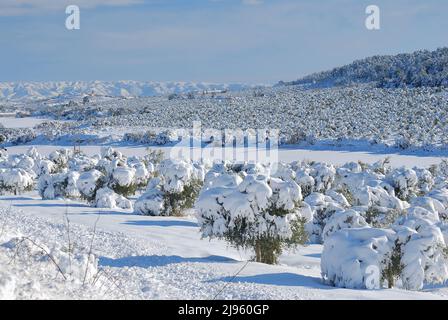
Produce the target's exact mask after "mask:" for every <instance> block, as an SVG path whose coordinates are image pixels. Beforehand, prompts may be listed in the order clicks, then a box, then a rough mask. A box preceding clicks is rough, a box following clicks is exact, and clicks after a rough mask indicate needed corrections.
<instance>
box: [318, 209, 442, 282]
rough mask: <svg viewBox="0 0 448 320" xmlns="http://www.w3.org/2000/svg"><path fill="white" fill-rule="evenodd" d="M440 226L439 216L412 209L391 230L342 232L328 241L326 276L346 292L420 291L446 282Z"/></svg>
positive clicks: (323, 262) (324, 262)
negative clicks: (349, 290) (361, 289)
mask: <svg viewBox="0 0 448 320" xmlns="http://www.w3.org/2000/svg"><path fill="white" fill-rule="evenodd" d="M441 227H442V229H444V227H445V226H444V225H440V224H439V222H438V217H437V215H436V214H434V213H431V212H430V211H428V210H426V209H423V208H421V207H412V208H410V209H409V210H408V214H407V215H406V216H404V217H401V218H399V219H398V220H397V223H396V224H394V225H393V226H392V228H391V229H377V228H370V227H364V228H358V229H356V228H355V229H347V228H345V229H341V230H340V231H337V232H335V233H333V234H332V235H330V236H329V237H328V238H327V239H326V241H325V243H324V250H323V253H322V260H321V271H322V277H323V279H324V281H325V282H326V283H328V284H330V285H334V286H338V287H346V288H368V289H373V288H380V287H383V286H388V287H389V288H391V287H393V286H395V285H397V286H398V287H401V288H404V289H408V290H421V289H422V288H423V286H424V284H437V283H443V282H444V281H446V280H448V260H447V256H446V253H447V251H446V248H447V245H446V242H445V238H444V235H443V232H442V229H441ZM444 230H445V229H444Z"/></svg>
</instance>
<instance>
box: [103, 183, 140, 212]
mask: <svg viewBox="0 0 448 320" xmlns="http://www.w3.org/2000/svg"><path fill="white" fill-rule="evenodd" d="M95 206H96V207H97V208H111V209H115V208H121V209H132V204H131V201H129V200H128V199H126V198H125V197H123V196H122V195H119V194H117V193H115V192H114V191H113V190H112V189H109V188H107V187H105V188H101V189H99V190H97V192H96V195H95Z"/></svg>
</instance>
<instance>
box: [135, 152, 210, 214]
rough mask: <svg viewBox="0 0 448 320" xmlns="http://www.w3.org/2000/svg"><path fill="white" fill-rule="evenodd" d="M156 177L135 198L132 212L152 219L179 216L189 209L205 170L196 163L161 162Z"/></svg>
mask: <svg viewBox="0 0 448 320" xmlns="http://www.w3.org/2000/svg"><path fill="white" fill-rule="evenodd" d="M158 169H159V170H158V176H156V177H154V178H152V179H151V180H150V181H149V184H148V186H147V189H146V191H145V192H144V193H143V194H142V195H141V196H140V198H138V199H137V201H136V202H135V205H134V211H135V212H136V213H138V214H143V215H152V216H158V215H163V216H172V215H182V214H183V212H184V210H186V209H189V208H192V207H193V204H194V201H195V200H196V198H197V195H198V194H199V191H200V190H201V188H202V184H203V181H204V176H205V168H204V166H203V165H201V164H199V163H190V162H187V161H183V160H173V159H167V160H163V161H162V162H161V163H160V165H159V168H158Z"/></svg>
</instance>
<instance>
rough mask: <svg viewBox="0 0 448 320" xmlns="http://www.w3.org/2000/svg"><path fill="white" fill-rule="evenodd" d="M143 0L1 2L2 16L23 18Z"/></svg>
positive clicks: (125, 4) (134, 2)
mask: <svg viewBox="0 0 448 320" xmlns="http://www.w3.org/2000/svg"><path fill="white" fill-rule="evenodd" d="M142 2H143V0H0V16H21V15H30V14H42V13H47V12H54V11H57V10H64V8H65V7H67V6H68V5H77V6H79V7H80V8H86V9H91V8H95V7H98V6H129V5H134V4H140V3H142Z"/></svg>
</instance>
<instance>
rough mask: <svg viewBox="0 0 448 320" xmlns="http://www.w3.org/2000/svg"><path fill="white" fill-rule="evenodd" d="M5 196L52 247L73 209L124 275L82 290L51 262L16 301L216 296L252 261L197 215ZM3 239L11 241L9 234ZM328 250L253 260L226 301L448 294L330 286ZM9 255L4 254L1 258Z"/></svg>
mask: <svg viewBox="0 0 448 320" xmlns="http://www.w3.org/2000/svg"><path fill="white" fill-rule="evenodd" d="M0 199H1V200H0V203H1V204H4V205H5V206H9V205H12V207H13V211H12V212H10V213H8V214H7V215H6V217H5V216H4V215H2V217H1V220H0V221H4V220H3V219H4V218H6V221H7V226H8V230H10V231H11V232H13V231H14V230H18V231H19V232H21V233H22V234H23V235H27V234H28V235H31V234H32V235H33V237H34V239H37V240H39V241H42V242H43V243H45V244H47V246H48V247H50V246H51V244H52V243H54V242H60V243H67V227H66V223H65V222H64V221H65V218H64V212H65V208H66V207H68V217H69V219H70V229H71V230H72V231H71V232H72V239H73V240H72V241H73V242H76V243H77V244H79V245H84V246H85V247H87V248H88V247H89V244H90V241H91V239H92V234H93V228H94V227H95V225H96V236H95V241H94V249H93V253H94V254H95V256H96V257H97V258H98V268H99V270H103V269H104V270H105V272H107V273H108V274H113V275H114V277H115V278H116V279H118V287H115V286H114V285H113V284H111V283H106V284H105V285H104V286H103V289H104V288H109V289H108V290H102V291H101V290H100V292H98V291H97V289H99V288H97V289H95V288H90V289H88V290H87V292H83V291H82V290H79V286H76V285H73V286H69V285H67V283H66V282H65V281H64V282H62V280H61V278H60V277H59V280H57V281H55V279H58V277H57V272H56V271H55V270H54V265H52V264H48V265H46V266H45V268H46V269H45V270H47V271H46V272H45V274H50V275H49V280H47V279H42V277H41V276H40V275H39V273H29V272H28V273H20V274H21V275H24V274H25V275H26V276H23V277H22V278H21V279H22V280H20V283H18V284H17V285H16V286H17V287H16V290H15V292H16V296H15V297H16V298H29V297H33V298H56V297H57V298H84V299H92V298H98V299H105V298H111V297H113V298H127V299H131V298H134V299H211V298H213V297H214V296H215V295H216V294H217V293H218V292H219V291H220V290H221V289H222V287H223V286H224V285H225V283H227V282H228V281H230V278H231V277H232V276H233V275H234V274H235V273H236V272H237V271H238V270H239V269H241V267H242V266H243V265H244V259H246V258H248V256H247V253H245V252H238V251H237V250H235V249H232V248H229V247H228V246H227V245H226V244H225V243H224V242H222V241H217V240H212V241H205V240H201V239H200V233H199V228H198V227H197V226H196V221H195V219H194V218H192V217H190V218H189V217H185V218H176V217H148V216H138V215H132V214H131V212H130V211H129V210H122V209H114V210H101V209H97V208H91V207H88V206H86V205H85V204H83V203H79V202H76V201H63V200H48V201H42V200H41V199H40V198H39V197H38V196H37V195H35V194H27V195H22V196H3V197H1V198H0ZM16 210H20V212H18V211H16ZM99 210H100V211H99ZM97 219H99V220H98V222H96V221H97ZM2 242H7V240H4V238H2ZM321 251H322V246H320V245H310V246H307V247H304V248H300V249H299V250H298V251H294V252H288V253H285V254H284V255H283V256H282V257H281V258H280V263H281V264H280V265H276V266H269V265H265V264H260V263H255V262H251V263H249V264H248V266H247V267H246V268H245V269H244V270H243V271H242V272H241V274H240V275H238V276H237V277H236V279H235V280H234V281H233V282H232V283H230V284H229V285H228V286H227V287H226V289H225V290H224V291H223V292H222V294H221V295H219V296H218V298H223V299H446V298H447V297H448V290H447V289H446V288H439V287H436V288H427V289H424V290H423V292H413V291H404V290H399V289H382V290H350V289H343V288H334V287H330V286H327V285H325V284H323V283H322V282H321V280H320V266H319V265H320V263H319V262H320V258H319V257H320V254H321ZM3 258H4V256H3V252H1V253H0V259H3ZM0 261H4V260H0ZM35 267H36V266H34V265H31V266H29V268H35ZM14 268H18V269H21V268H22V267H21V266H15V267H14ZM23 268H25V267H23ZM28 270H30V269H28ZM23 271H26V270H23ZM14 272H17V270H16V269H15V270H14ZM29 277H31V279H30V278H29ZM1 279H3V277H2V278H1ZM50 280H51V284H50ZM105 281H106V280H105ZM106 282H107V281H106ZM4 283H10V284H9V285H3V287H0V288H2V290H6V291H8V290H9V291H11V289H3V288H7V287H8V286H9V288H11V286H12V284H11V282H4ZM118 288H120V289H118ZM104 291H108V292H104ZM61 292H63V293H62V294H61Z"/></svg>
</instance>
